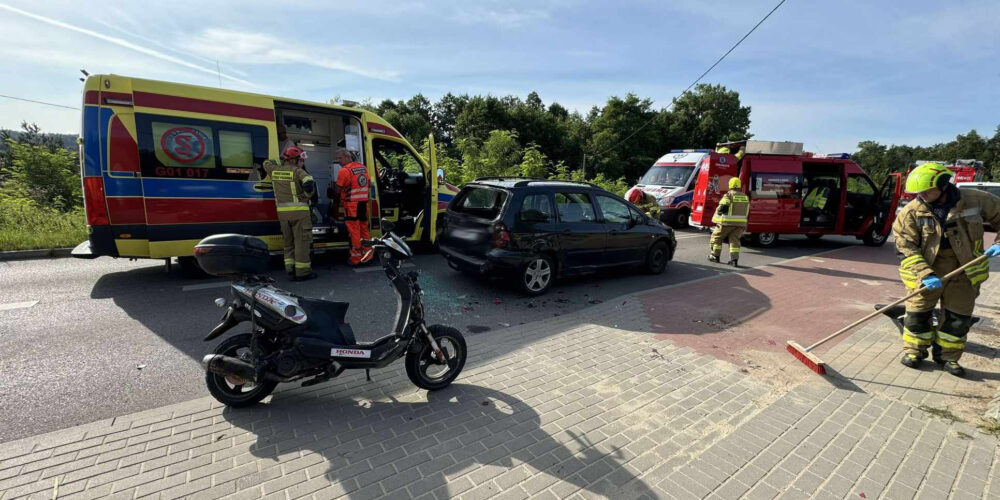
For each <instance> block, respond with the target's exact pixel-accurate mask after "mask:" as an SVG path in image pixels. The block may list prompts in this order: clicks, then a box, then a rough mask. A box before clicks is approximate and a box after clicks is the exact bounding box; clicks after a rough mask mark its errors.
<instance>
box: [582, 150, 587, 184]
mask: <svg viewBox="0 0 1000 500" xmlns="http://www.w3.org/2000/svg"><path fill="white" fill-rule="evenodd" d="M583 178H584V179H586V178H587V153H583Z"/></svg>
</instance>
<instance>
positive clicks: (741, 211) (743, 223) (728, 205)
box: [708, 177, 750, 267]
mask: <svg viewBox="0 0 1000 500" xmlns="http://www.w3.org/2000/svg"><path fill="white" fill-rule="evenodd" d="M742 187H743V184H742V183H741V182H740V179H739V178H738V177H733V178H732V179H729V191H726V194H724V195H722V199H721V200H719V206H718V207H716V209H715V215H713V216H712V223H713V224H715V229H713V230H712V237H711V238H710V239H709V248H710V253H709V254H708V260H709V261H710V262H719V257H720V256H722V244H723V243H727V242H728V243H729V262H728V264H729V265H731V266H735V267H739V265H740V263H739V260H740V237H741V236H743V231H746V228H747V216H748V215H749V214H750V197H749V196H747V195H745V194H743V192H742V191H740V188H742Z"/></svg>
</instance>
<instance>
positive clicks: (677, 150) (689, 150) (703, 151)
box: [670, 149, 712, 153]
mask: <svg viewBox="0 0 1000 500" xmlns="http://www.w3.org/2000/svg"><path fill="white" fill-rule="evenodd" d="M670 152H671V153H711V152H712V150H711V149H671V150H670Z"/></svg>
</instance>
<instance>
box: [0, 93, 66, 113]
mask: <svg viewBox="0 0 1000 500" xmlns="http://www.w3.org/2000/svg"><path fill="white" fill-rule="evenodd" d="M0 97H3V98H5V99H12V100H15V101H24V102H33V103H35V104H44V105H46V106H55V107H57V108H66V109H72V110H76V111H80V108H74V107H73V106H66V105H64V104H56V103H54V102H45V101H36V100H34V99H25V98H23V97H14V96H12V95H3V94H0Z"/></svg>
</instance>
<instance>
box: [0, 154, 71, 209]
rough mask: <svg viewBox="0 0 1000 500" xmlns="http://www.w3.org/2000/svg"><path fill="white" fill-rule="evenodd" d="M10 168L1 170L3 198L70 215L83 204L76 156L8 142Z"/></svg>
mask: <svg viewBox="0 0 1000 500" xmlns="http://www.w3.org/2000/svg"><path fill="white" fill-rule="evenodd" d="M7 147H8V148H9V150H10V154H11V156H10V158H11V159H10V165H9V166H4V167H2V171H3V184H0V194H3V195H4V196H6V197H9V198H20V199H29V200H31V201H33V202H34V203H37V204H38V205H41V206H44V207H49V208H54V209H57V210H63V211H69V210H72V209H73V208H74V207H78V206H80V205H81V204H82V203H83V196H82V194H81V188H80V176H79V173H78V170H79V161H78V159H77V154H76V152H73V151H69V150H67V149H64V148H62V147H56V148H55V150H54V151H53V150H52V149H51V148H50V147H48V146H46V145H35V144H30V143H21V142H17V141H14V140H11V139H8V140H7Z"/></svg>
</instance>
